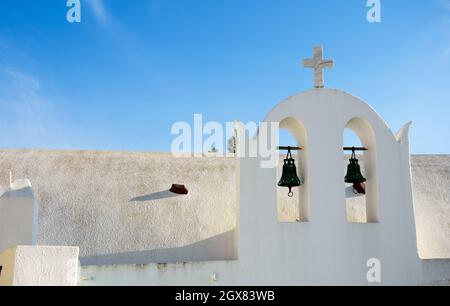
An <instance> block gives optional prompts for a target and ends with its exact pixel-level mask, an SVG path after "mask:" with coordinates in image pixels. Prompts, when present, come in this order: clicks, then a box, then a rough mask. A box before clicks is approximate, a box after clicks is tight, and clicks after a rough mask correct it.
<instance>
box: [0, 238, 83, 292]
mask: <svg viewBox="0 0 450 306" xmlns="http://www.w3.org/2000/svg"><path fill="white" fill-rule="evenodd" d="M78 254H79V249H78V247H50V246H16V247H13V248H10V249H8V250H6V251H4V252H2V253H0V286H76V285H77V283H78V269H79V265H78Z"/></svg>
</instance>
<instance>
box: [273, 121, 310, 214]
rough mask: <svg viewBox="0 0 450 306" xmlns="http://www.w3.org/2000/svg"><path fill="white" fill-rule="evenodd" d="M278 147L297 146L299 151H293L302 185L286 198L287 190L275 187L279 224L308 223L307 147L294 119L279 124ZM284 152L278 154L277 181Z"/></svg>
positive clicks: (305, 140)
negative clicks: (299, 148)
mask: <svg viewBox="0 0 450 306" xmlns="http://www.w3.org/2000/svg"><path fill="white" fill-rule="evenodd" d="M279 146H292V147H295V146H298V147H302V148H303V150H301V151H293V152H292V157H293V158H294V159H295V164H296V167H297V175H298V177H299V178H300V180H301V181H302V183H303V185H302V186H300V187H295V188H293V189H292V192H293V196H292V197H289V196H288V189H287V188H283V187H277V211H278V221H279V222H308V221H309V179H308V178H309V174H308V146H307V135H306V130H305V128H304V126H303V124H302V123H301V122H300V121H298V120H297V119H294V118H287V119H285V120H283V121H282V122H280V131H279ZM286 153H287V152H285V151H281V152H280V156H279V158H280V161H279V163H278V167H277V181H276V182H278V180H279V179H280V178H281V176H282V172H283V165H284V159H285V158H286Z"/></svg>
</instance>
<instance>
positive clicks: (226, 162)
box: [0, 150, 238, 263]
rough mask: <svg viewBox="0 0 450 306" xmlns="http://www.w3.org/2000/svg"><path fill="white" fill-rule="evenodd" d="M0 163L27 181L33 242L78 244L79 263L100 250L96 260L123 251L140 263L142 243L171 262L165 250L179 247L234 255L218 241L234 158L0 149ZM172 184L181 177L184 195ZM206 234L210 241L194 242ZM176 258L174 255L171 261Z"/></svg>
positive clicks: (229, 213) (231, 214)
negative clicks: (33, 209)
mask: <svg viewBox="0 0 450 306" xmlns="http://www.w3.org/2000/svg"><path fill="white" fill-rule="evenodd" d="M0 169H11V170H12V172H13V175H14V177H25V178H29V179H30V181H31V182H32V184H33V191H34V193H35V195H36V198H37V200H38V202H39V205H40V210H39V230H38V239H37V240H38V241H37V242H38V244H39V245H62V246H65V245H75V246H79V247H80V256H81V259H82V262H83V258H85V257H89V259H90V260H89V263H93V259H92V257H93V256H101V257H100V258H99V262H100V263H105V262H106V263H110V262H114V258H116V257H117V258H123V257H124V256H128V255H129V257H130V258H134V259H130V261H131V262H137V263H140V262H141V260H142V254H139V252H141V251H149V250H153V251H155V252H153V253H151V254H148V252H147V253H146V255H147V258H149V257H150V258H152V259H151V260H152V261H154V262H160V261H165V260H167V261H171V258H170V257H171V255H170V254H172V252H171V253H168V252H166V250H167V249H173V248H183V247H185V248H186V250H187V255H186V260H190V259H192V260H194V259H196V260H201V259H218V258H220V259H232V258H234V257H235V254H234V251H233V250H231V251H230V249H231V248H232V242H230V241H229V240H226V241H225V242H223V236H224V235H225V236H227V235H228V236H229V235H230V234H232V233H230V232H232V231H233V230H234V229H235V228H236V217H235V212H236V205H237V191H236V186H237V179H236V176H237V175H238V172H237V161H236V160H235V159H232V158H231V159H224V158H207V157H206V158H192V159H190V158H181V159H176V158H173V157H172V155H171V154H165V153H133V152H90V151H76V152H75V151H74V152H71V151H44V150H3V151H0ZM8 180H9V176H8V173H5V174H4V175H3V176H1V175H0V184H1V185H5V186H6V185H7V184H8ZM174 183H177V184H185V185H186V187H187V188H188V189H189V195H188V196H174V195H171V194H170V193H169V192H168V190H169V189H170V187H171V185H172V184H174ZM227 233H228V234H227ZM214 237H217V239H214ZM207 239H211V240H213V246H212V248H210V247H206V249H205V246H204V244H201V243H200V246H199V245H198V243H199V242H201V241H204V240H207ZM217 240H218V242H214V241H217ZM222 242H223V243H222ZM230 243H231V244H230ZM192 245H193V246H192ZM191 246H192V247H191ZM192 249H194V250H201V253H200V255H199V254H192V253H193V251H192ZM130 253H131V254H130ZM202 254H203V255H204V256H203V257H202ZM103 255H104V256H103ZM179 259H180V255H179V254H178V255H176V254H175V255H174V258H173V259H172V260H173V261H178V260H179ZM94 262H95V259H94ZM119 262H122V261H121V259H119Z"/></svg>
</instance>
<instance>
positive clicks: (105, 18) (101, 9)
mask: <svg viewBox="0 0 450 306" xmlns="http://www.w3.org/2000/svg"><path fill="white" fill-rule="evenodd" d="M86 3H87V5H88V6H89V8H90V9H91V11H92V13H93V14H94V16H95V18H96V19H97V21H98V22H99V23H100V24H102V25H106V24H108V23H109V22H110V16H109V14H108V12H107V11H106V7H105V4H104V2H103V0H87V2H86Z"/></svg>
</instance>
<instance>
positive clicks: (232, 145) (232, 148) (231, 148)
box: [228, 136, 236, 154]
mask: <svg viewBox="0 0 450 306" xmlns="http://www.w3.org/2000/svg"><path fill="white" fill-rule="evenodd" d="M228 152H229V153H231V154H236V136H232V137H231V138H230V139H228Z"/></svg>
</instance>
